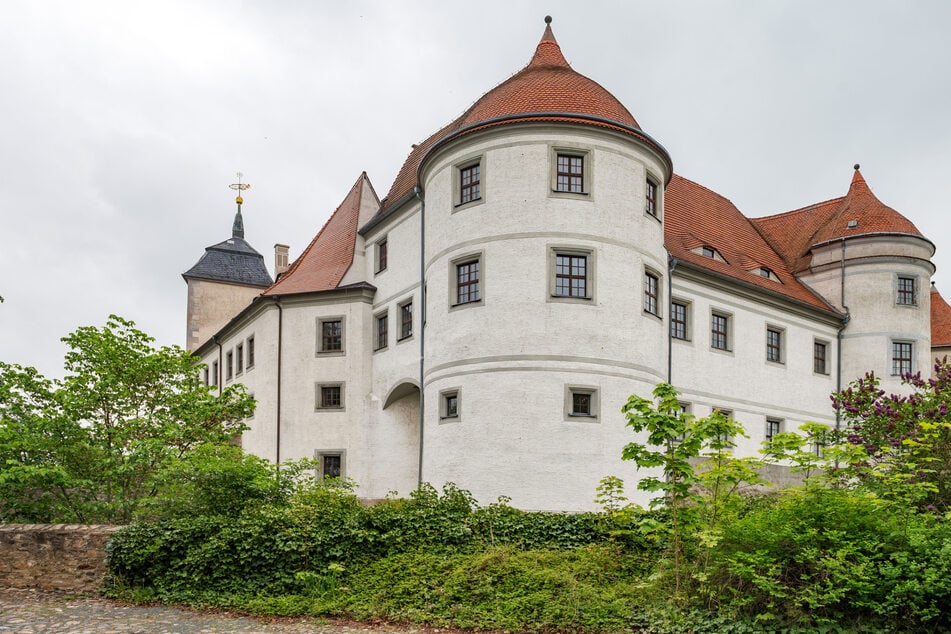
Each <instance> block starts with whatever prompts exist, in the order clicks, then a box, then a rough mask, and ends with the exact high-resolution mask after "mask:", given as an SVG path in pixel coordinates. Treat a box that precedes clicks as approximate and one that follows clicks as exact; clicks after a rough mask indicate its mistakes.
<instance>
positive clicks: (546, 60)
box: [380, 18, 670, 215]
mask: <svg viewBox="0 0 951 634" xmlns="http://www.w3.org/2000/svg"><path fill="white" fill-rule="evenodd" d="M545 21H546V23H548V24H547V25H546V27H545V32H544V34H543V35H542V39H541V41H540V42H539V43H538V46H537V47H536V49H535V54H534V56H532V59H531V61H530V62H529V63H528V65H526V66H525V67H524V68H523V69H522V70H520V71H519V72H517V73H515V74H514V75H512V76H511V77H509V78H508V79H506V80H505V81H503V82H502V83H501V84H499V85H498V86H496V87H495V88H493V89H492V90H490V91H489V92H487V93H486V94H485V95H483V96H482V97H481V98H480V99H479V100H477V101H476V102H475V103H474V104H472V106H471V107H469V109H468V110H466V111H465V112H464V113H462V115H461V116H460V117H459V118H458V119H456V120H455V121H453V122H452V123H450V124H448V125H447V126H445V127H443V128H442V129H440V130H439V131H437V132H436V133H435V134H433V135H432V136H430V137H429V138H427V139H426V140H425V141H423V142H421V143H419V144H417V145H415V146H413V151H412V152H410V155H409V156H408V157H407V159H406V161H405V162H404V163H403V166H402V168H401V169H400V172H399V174H398V175H397V176H396V180H394V181H393V185H392V187H390V191H389V193H387V195H386V198H384V199H383V209H381V211H380V214H381V215H382V214H385V213H386V212H387V211H389V210H390V209H392V208H393V207H394V206H395V205H398V204H400V203H401V201H402V200H403V199H404V198H405V197H406V196H407V195H408V194H409V193H410V192H412V190H413V187H414V186H415V185H416V177H417V170H418V169H419V166H420V163H421V162H422V160H423V159H424V157H425V156H426V154H427V153H428V152H429V151H430V150H431V149H432V148H433V147H435V146H436V145H437V144H438V143H440V142H442V141H445V140H448V139H450V138H455V136H459V135H462V134H468V133H471V132H475V131H476V130H482V129H485V128H488V127H495V126H500V125H508V124H512V123H524V122H527V121H546V122H548V121H557V122H571V123H583V124H585V125H592V126H596V127H603V128H610V129H614V130H617V131H620V132H623V133H625V134H629V135H632V136H635V137H637V138H639V139H641V140H642V141H644V142H646V143H648V144H649V145H651V146H653V147H654V148H656V149H657V151H658V152H659V153H660V154H661V156H663V157H664V159H665V160H666V161H667V163H668V165H669V164H670V157H669V156H668V154H667V151H666V150H665V149H664V148H663V147H661V146H660V145H659V144H658V143H657V142H656V141H654V140H653V139H651V138H650V137H649V136H647V135H646V134H645V133H644V132H643V131H642V130H641V127H640V124H638V123H637V121H636V120H635V119H634V116H633V115H632V114H631V113H630V111H628V109H627V108H625V107H624V105H623V104H622V103H621V102H620V101H618V99H617V98H616V97H615V96H614V95H612V94H611V93H610V92H608V91H607V90H606V89H605V88H604V87H602V86H601V85H600V84H599V83H597V82H596V81H593V80H591V79H589V78H587V77H585V76H584V75H581V74H580V73H578V72H576V71H575V70H574V69H572V68H571V66H570V65H569V64H568V62H567V61H566V60H565V57H564V55H562V52H561V47H560V46H559V45H558V42H557V41H556V40H555V36H554V34H553V33H552V30H551V24H550V22H551V19H550V18H546V19H545Z"/></svg>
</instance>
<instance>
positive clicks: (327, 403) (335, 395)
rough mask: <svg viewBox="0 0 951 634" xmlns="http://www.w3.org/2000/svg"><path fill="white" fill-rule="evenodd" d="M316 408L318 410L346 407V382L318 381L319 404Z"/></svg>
mask: <svg viewBox="0 0 951 634" xmlns="http://www.w3.org/2000/svg"><path fill="white" fill-rule="evenodd" d="M315 409H316V410H317V411H320V410H342V409H344V384H343V383H318V384H317V406H316V408H315Z"/></svg>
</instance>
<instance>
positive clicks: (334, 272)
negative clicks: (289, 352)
mask: <svg viewBox="0 0 951 634" xmlns="http://www.w3.org/2000/svg"><path fill="white" fill-rule="evenodd" d="M364 187H368V188H369V192H370V193H372V192H373V186H372V185H371V184H370V180H369V179H368V178H367V175H366V172H364V173H362V174H360V177H359V178H358V179H357V182H356V183H354V184H353V187H352V188H351V189H350V193H348V194H347V196H346V198H344V199H343V202H341V203H340V206H339V207H337V210H336V211H334V213H333V215H331V216H330V219H329V220H327V222H326V223H325V224H324V226H323V228H321V230H320V231H319V232H318V233H317V235H316V236H315V237H314V239H313V240H311V242H310V244H309V245H308V246H307V248H306V249H304V252H303V253H301V255H300V257H299V258H297V259H296V260H295V261H294V263H293V264H292V265H291V267H290V268H289V269H288V270H287V272H286V273H284V275H282V276H280V278H279V279H278V280H277V282H275V283H274V284H273V285H271V287H270V288H268V289H267V290H265V291H264V292H263V293H262V295H288V294H293V293H312V292H314V291H327V290H332V289H335V288H337V286H338V285H339V284H340V280H341V279H343V276H344V275H345V274H346V273H347V270H348V269H349V268H350V266H351V264H353V253H354V248H355V245H356V238H357V229H358V227H357V225H358V223H359V219H360V203H361V200H362V199H363V190H364ZM373 196H374V198H375V197H376V194H375V193H374V194H373Z"/></svg>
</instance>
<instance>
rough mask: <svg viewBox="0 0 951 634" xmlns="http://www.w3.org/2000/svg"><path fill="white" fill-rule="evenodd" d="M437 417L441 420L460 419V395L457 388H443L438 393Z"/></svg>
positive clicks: (453, 420)
mask: <svg viewBox="0 0 951 634" xmlns="http://www.w3.org/2000/svg"><path fill="white" fill-rule="evenodd" d="M439 401H440V402H439V419H440V421H442V422H458V421H459V419H460V414H461V412H462V410H461V404H462V397H461V391H460V390H459V388H452V389H450V390H443V391H442V392H440V393H439Z"/></svg>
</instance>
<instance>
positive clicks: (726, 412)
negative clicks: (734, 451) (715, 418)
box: [713, 407, 734, 447]
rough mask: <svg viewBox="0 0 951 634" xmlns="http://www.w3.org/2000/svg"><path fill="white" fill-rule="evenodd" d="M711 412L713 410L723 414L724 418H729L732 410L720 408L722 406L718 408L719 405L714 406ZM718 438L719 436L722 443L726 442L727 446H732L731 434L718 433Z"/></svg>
mask: <svg viewBox="0 0 951 634" xmlns="http://www.w3.org/2000/svg"><path fill="white" fill-rule="evenodd" d="M713 412H714V413H717V412H719V413H720V414H722V415H723V417H724V418H730V419H732V418H733V411H732V410H728V409H722V408H720V407H714V408H713ZM719 438H720V440H722V441H723V442H724V443H726V445H727V446H728V447H732V446H733V445H734V443H733V436H731V435H730V434H727V433H723V434H720V436H719Z"/></svg>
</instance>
